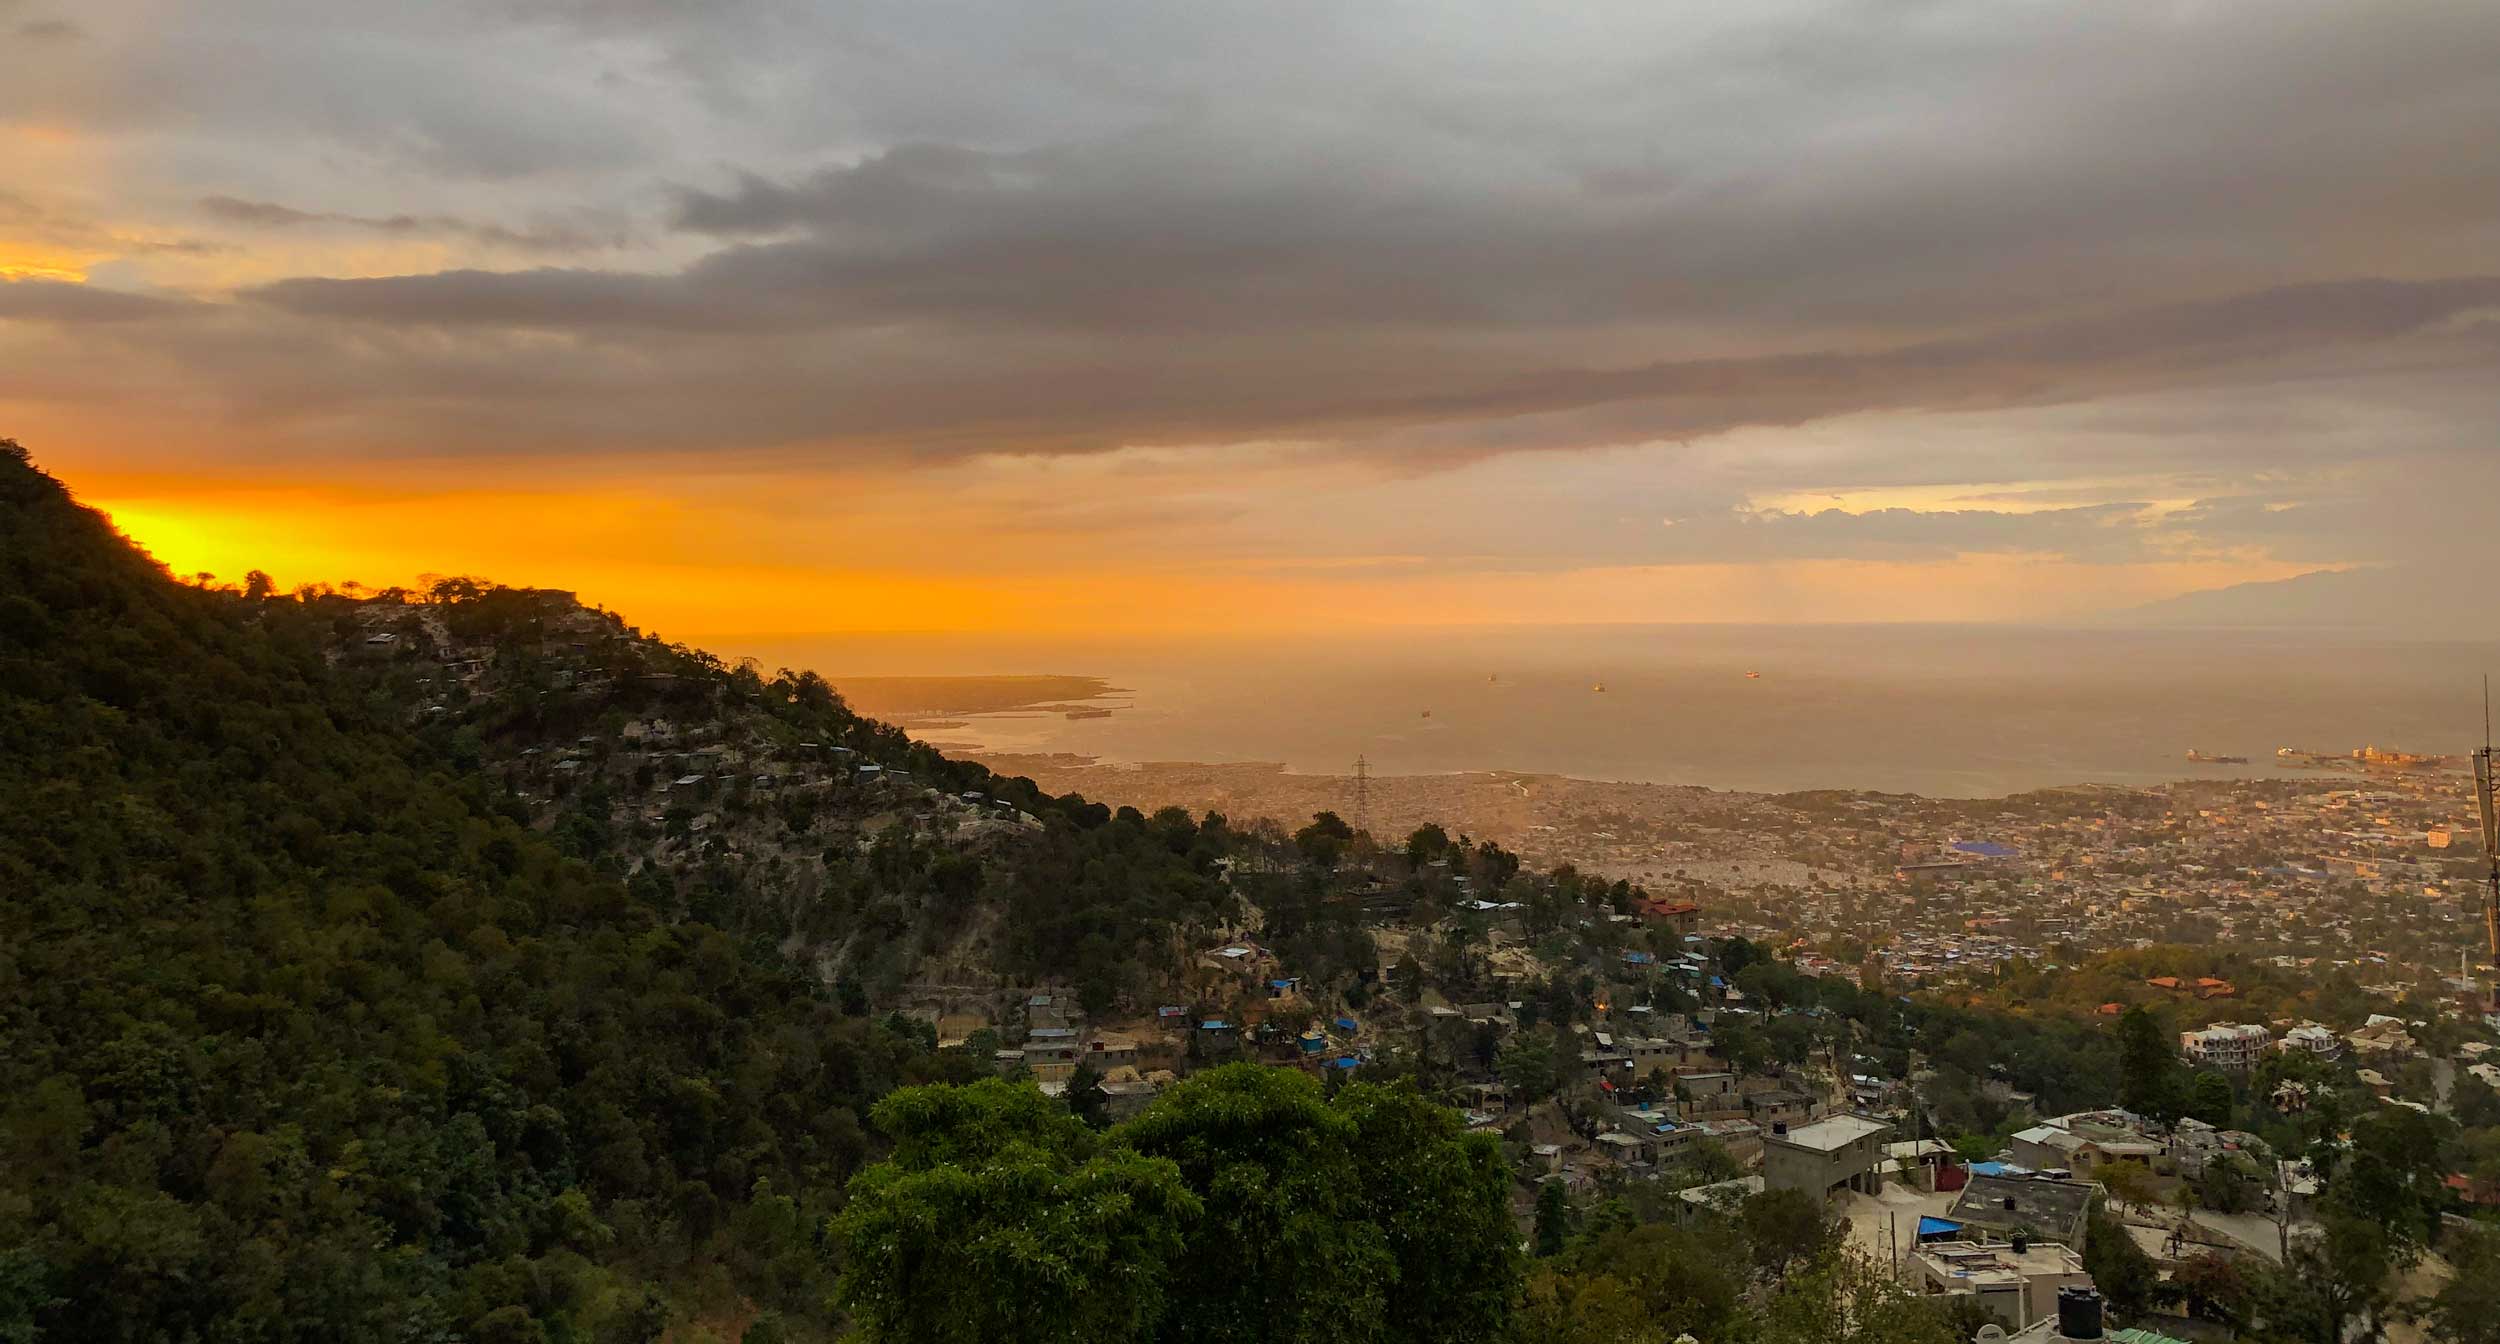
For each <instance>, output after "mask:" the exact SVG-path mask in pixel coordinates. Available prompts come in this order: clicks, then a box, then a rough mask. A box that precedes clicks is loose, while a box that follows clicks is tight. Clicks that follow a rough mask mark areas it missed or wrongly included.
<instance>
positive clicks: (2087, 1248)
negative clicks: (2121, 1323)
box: [2083, 1206, 2161, 1318]
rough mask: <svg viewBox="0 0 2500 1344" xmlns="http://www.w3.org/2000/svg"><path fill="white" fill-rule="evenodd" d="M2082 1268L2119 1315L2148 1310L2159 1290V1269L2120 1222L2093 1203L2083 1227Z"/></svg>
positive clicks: (2127, 1315) (2130, 1315)
mask: <svg viewBox="0 0 2500 1344" xmlns="http://www.w3.org/2000/svg"><path fill="white" fill-rule="evenodd" d="M2083 1268H2084V1271H2085V1272H2086V1273H2088V1274H2090V1275H2091V1276H2092V1283H2093V1286H2094V1287H2096V1288H2099V1289H2100V1290H2101V1296H2102V1297H2104V1298H2106V1299H2108V1301H2109V1306H2110V1310H2112V1311H2114V1312H2116V1313H2117V1314H2118V1315H2119V1316H2121V1317H2127V1318H2131V1317H2135V1316H2140V1315H2142V1314H2143V1313H2144V1312H2146V1311H2148V1310H2150V1309H2151V1308H2152V1305H2153V1298H2154V1296H2155V1294H2156V1293H2157V1292H2159V1291H2160V1286H2161V1271H2160V1270H2159V1269H2157V1268H2155V1266H2154V1264H2153V1259H2152V1257H2151V1256H2148V1255H2146V1254H2145V1253H2144V1248H2143V1247H2141V1246H2138V1245H2136V1244H2135V1238H2133V1237H2131V1236H2129V1235H2127V1229H2126V1226H2125V1225H2124V1224H2122V1223H2120V1222H2119V1221H2118V1220H2117V1219H2116V1218H2114V1217H2111V1216H2110V1213H2109V1211H2108V1210H2107V1209H2104V1208H2100V1207H2097V1206H2096V1207H2094V1208H2093V1210H2092V1212H2091V1214H2090V1216H2089V1220H2088V1221H2087V1223H2086V1224H2085V1228H2084V1234H2083Z"/></svg>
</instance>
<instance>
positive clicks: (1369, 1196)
mask: <svg viewBox="0 0 2500 1344" xmlns="http://www.w3.org/2000/svg"><path fill="white" fill-rule="evenodd" d="M1330 1108H1331V1109H1332V1110H1334V1111H1336V1112H1337V1113H1338V1114H1340V1115H1343V1116H1345V1117H1347V1118H1349V1119H1351V1120H1352V1121H1353V1122H1354V1135H1353V1140H1352V1144H1351V1155H1352V1157H1353V1159H1354V1165H1355V1169H1356V1171H1357V1173H1358V1174H1359V1177H1360V1183H1359V1186H1358V1190H1359V1193H1360V1202H1359V1204H1358V1205H1357V1207H1356V1208H1355V1210H1354V1213H1355V1215H1356V1216H1357V1217H1359V1218H1361V1219H1362V1220H1364V1221H1365V1222H1367V1223H1369V1224H1370V1225H1371V1226H1372V1227H1374V1228H1376V1229H1378V1230H1379V1231H1380V1232H1381V1234H1382V1235H1384V1236H1385V1237H1386V1238H1387V1240H1388V1250H1389V1255H1390V1257H1391V1260H1392V1261H1393V1263H1394V1265H1395V1271H1394V1277H1393V1278H1392V1279H1391V1281H1390V1283H1389V1285H1388V1293H1389V1296H1388V1302H1389V1310H1388V1312H1387V1316H1386V1318H1385V1320H1384V1321H1383V1331H1382V1336H1383V1338H1384V1339H1386V1340H1388V1341H1391V1342H1392V1344H1475V1341H1478V1340H1486V1339H1494V1338H1498V1337H1499V1336H1500V1334H1501V1332H1502V1330H1503V1328H1504V1326H1505V1324H1506V1323H1507V1322H1508V1321H1509V1319H1510V1312H1511V1308H1512V1306H1513V1304H1514V1301H1515V1299H1516V1298H1517V1296H1518V1292H1519V1277H1520V1268H1521V1266H1520V1259H1519V1233H1518V1229H1517V1227H1516V1225H1514V1224H1513V1223H1512V1221H1511V1213H1510V1173H1509V1171H1508V1169H1507V1168H1506V1167H1505V1166H1504V1164H1503V1161H1502V1148H1501V1143H1500V1141H1499V1140H1497V1139H1495V1138H1494V1137H1493V1136H1491V1135H1489V1134H1469V1133H1467V1131H1466V1127H1465V1126H1464V1125H1463V1124H1462V1123H1461V1122H1460V1120H1459V1117H1458V1113H1457V1112H1455V1111H1453V1110H1451V1109H1450V1108H1449V1107H1447V1106H1442V1105H1438V1104H1435V1103H1433V1102H1430V1101H1427V1100H1425V1099H1424V1098H1423V1097H1421V1096H1419V1095H1417V1094H1416V1092H1415V1090H1414V1089H1413V1087H1411V1086H1409V1085H1405V1084H1400V1085H1397V1086H1394V1087H1384V1086H1380V1085H1377V1084H1370V1083H1356V1084H1354V1085H1352V1086H1350V1087H1347V1088H1346V1089H1344V1090H1343V1091H1342V1092H1340V1093H1338V1094H1337V1096H1336V1097H1335V1098H1334V1099H1333V1100H1332V1101H1331V1102H1330Z"/></svg>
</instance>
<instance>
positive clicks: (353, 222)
mask: <svg viewBox="0 0 2500 1344" xmlns="http://www.w3.org/2000/svg"><path fill="white" fill-rule="evenodd" d="M199 208H200V212H201V213H202V214H204V215H207V216H208V217H209V218H211V219H214V220H217V221H219V222H221V223H225V224H235V225H241V226H244V227H247V228H255V229H291V228H297V227H304V226H313V227H319V226H323V225H335V226H341V227H345V228H349V229H357V230H363V231H367V232H372V233H381V234H393V235H399V236H416V235H435V236H445V237H450V238H455V239H465V240H467V241H469V242H473V243H479V244H483V245H485V246H488V247H497V248H510V249H513V250H515V251H522V252H594V251H606V250H612V249H615V248H620V247H623V246H625V245H626V244H627V243H628V242H629V241H630V239H629V237H628V235H627V234H626V233H625V231H624V230H622V229H617V230H613V231H610V232H606V233H600V232H594V231H592V230H589V229H583V228H576V227H569V226H565V225H560V224H544V225H538V226H534V227H531V228H526V229H510V228H505V227H504V226H503V225H500V224H483V223H479V222H477V221H475V220H468V219H457V218H454V217H452V216H449V215H354V214H346V213H343V212H340V211H328V210H325V211H313V210H298V209H296V208H294V207H293V206H287V205H280V204H278V203H276V202H274V201H249V200H244V199H242V198H240V197H235V196H203V197H201V198H200V201H199Z"/></svg>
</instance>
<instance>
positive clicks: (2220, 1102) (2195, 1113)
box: [2187, 1069, 2237, 1129]
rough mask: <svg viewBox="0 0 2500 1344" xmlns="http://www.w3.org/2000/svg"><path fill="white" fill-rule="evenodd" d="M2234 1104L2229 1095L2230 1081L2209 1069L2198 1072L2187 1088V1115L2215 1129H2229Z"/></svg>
mask: <svg viewBox="0 0 2500 1344" xmlns="http://www.w3.org/2000/svg"><path fill="white" fill-rule="evenodd" d="M2236 1104H2237V1103H2236V1099H2235V1098H2234V1097H2233V1096H2232V1095H2231V1080H2230V1079H2228V1078H2226V1077H2224V1076H2222V1075H2221V1074H2219V1073H2215V1072H2213V1071H2212V1070H2210V1069H2205V1070H2200V1071H2198V1072H2197V1074H2196V1075H2195V1077H2194V1079H2193V1080H2192V1081H2191V1082H2190V1084H2189V1086H2188V1102H2187V1113H2188V1115H2190V1116H2191V1117H2193V1118H2195V1119H2198V1120H2202V1121H2204V1122H2205V1123H2206V1124H2209V1125H2212V1126H2213V1127H2214V1128H2216V1129H2228V1128H2230V1127H2231V1112H2232V1110H2233V1108H2234V1106H2235V1105H2236Z"/></svg>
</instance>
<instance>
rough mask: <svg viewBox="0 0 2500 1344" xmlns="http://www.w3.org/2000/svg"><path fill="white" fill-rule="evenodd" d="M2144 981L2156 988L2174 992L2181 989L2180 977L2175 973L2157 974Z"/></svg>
mask: <svg viewBox="0 0 2500 1344" xmlns="http://www.w3.org/2000/svg"><path fill="white" fill-rule="evenodd" d="M2144 983H2146V984H2148V985H2151V986H2152V987H2153V988H2155V989H2167V990H2171V991H2173V992H2176V991H2177V990H2178V989H2179V977H2177V976H2175V975H2157V976H2154V977H2153V978H2152V979H2150V980H2147V981H2145V982H2144Z"/></svg>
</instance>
